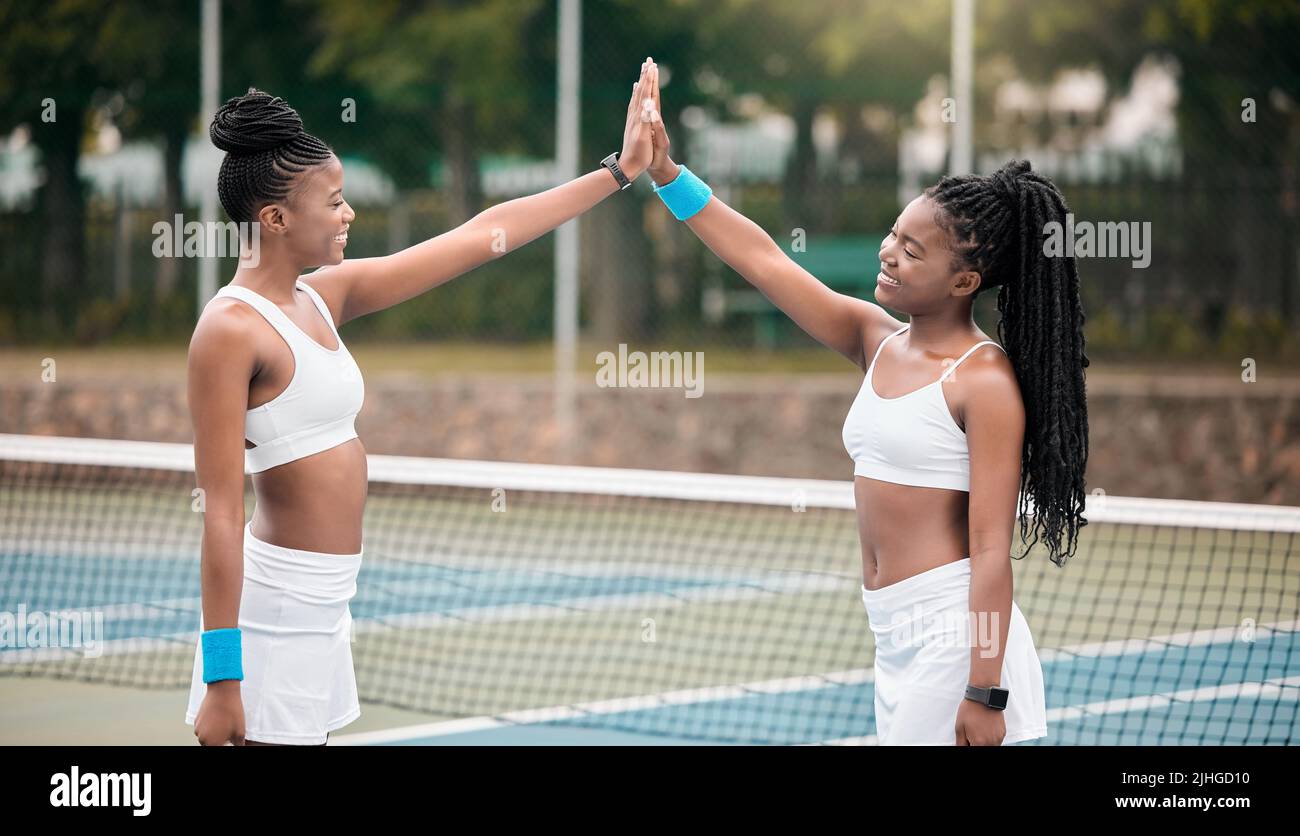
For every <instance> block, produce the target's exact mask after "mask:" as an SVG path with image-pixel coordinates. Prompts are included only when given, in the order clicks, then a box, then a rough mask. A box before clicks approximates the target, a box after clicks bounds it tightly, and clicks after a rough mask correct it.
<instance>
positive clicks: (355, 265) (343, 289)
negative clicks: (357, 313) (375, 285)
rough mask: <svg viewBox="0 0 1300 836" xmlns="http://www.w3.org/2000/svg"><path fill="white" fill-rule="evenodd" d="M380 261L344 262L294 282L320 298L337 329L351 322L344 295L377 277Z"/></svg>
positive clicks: (367, 259)
mask: <svg viewBox="0 0 1300 836" xmlns="http://www.w3.org/2000/svg"><path fill="white" fill-rule="evenodd" d="M382 264H383V259H382V258H348V259H344V260H343V261H341V262H339V263H338V264H329V265H326V266H324V267H319V268H317V269H316V270H313V271H312V272H310V273H304V274H302V275H301V276H299V277H298V281H300V282H302V283H303V284H305V285H307V286H308V287H310V288H311V289H312V290H314V291H316V293H318V294H319V295H320V298H321V299H322V300H323V301H324V302H325V306H326V307H327V308H329V309H330V316H332V317H334V326H335V327H338V326H340V325H342V324H343V323H345V322H347V321H348V320H350V319H352V316H351V314H350V312H349V311H348V294H349V293H350V292H351V289H352V288H353V287H354V286H358V285H357V283H358V282H362V283H364V282H366V281H373V280H374V279H375V277H376V276H378V275H380V270H381V265H382Z"/></svg>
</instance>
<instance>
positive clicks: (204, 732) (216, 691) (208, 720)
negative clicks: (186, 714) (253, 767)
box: [194, 679, 244, 746]
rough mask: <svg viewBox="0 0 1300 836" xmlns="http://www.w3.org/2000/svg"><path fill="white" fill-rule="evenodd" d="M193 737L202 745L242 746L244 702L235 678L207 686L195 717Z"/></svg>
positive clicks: (210, 683)
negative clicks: (228, 744) (206, 691)
mask: <svg viewBox="0 0 1300 836" xmlns="http://www.w3.org/2000/svg"><path fill="white" fill-rule="evenodd" d="M194 736H195V737H197V738H198V739H199V745H201V746H225V745H226V744H227V743H230V744H232V745H234V746H243V745H244V702H243V700H242V699H241V698H240V693H239V680H238V679H222V680H219V681H217V682H209V683H208V693H207V694H206V695H205V696H204V697H203V704H202V705H200V706H199V713H198V716H196V717H195V718H194Z"/></svg>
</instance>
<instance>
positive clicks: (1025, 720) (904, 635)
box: [862, 557, 1047, 746]
mask: <svg viewBox="0 0 1300 836" xmlns="http://www.w3.org/2000/svg"><path fill="white" fill-rule="evenodd" d="M862 603H863V605H864V606H865V607H866V609H867V619H868V621H869V622H870V624H871V632H872V633H874V634H875V637H876V662H875V671H874V672H875V683H874V684H875V692H876V697H875V709H876V739H877V742H878V743H880V744H881V745H936V746H937V745H947V746H951V745H953V744H955V743H956V742H957V732H956V725H957V709H958V707H959V706H960V705H961V701H962V700H963V699H965V695H966V685H967V684H968V683H969V682H970V663H971V647H972V642H974V643H977V644H979V645H980V646H981V647H986V648H988V649H989V650H994V649H996V648H995V644H996V642H997V640H998V630H996V629H993V628H994V626H995V625H993V624H992V620H991V619H985V621H984V623H983V625H981V623H980V621H979V619H978V618H976V617H972V616H971V615H970V614H969V611H970V558H968V557H967V558H962V559H961V560H957V561H954V562H952V563H948V564H945V565H943V566H938V567H936V568H934V569H930V570H928V571H925V572H922V573H920V574H919V575H913V576H912V577H910V578H905V579H904V580H901V581H899V582H897V583H892V584H890V585H888V586H885V587H881V588H880V589H876V590H871V589H867V588H866V587H865V586H864V587H863V588H862ZM972 634H973V635H974V639H973V640H972V638H971V636H972ZM1001 680H1002V681H1001V682H1000V683H999V684H1000V685H1001V686H1002V687H1003V688H1006V689H1007V690H1008V691H1009V692H1010V697H1009V699H1008V702H1007V708H1006V711H1005V712H1004V719H1005V720H1006V729H1007V733H1006V737H1004V738H1003V740H1002V743H1003V745H1006V744H1008V743H1017V742H1020V741H1022V740H1030V739H1033V738H1036V737H1044V736H1046V735H1047V700H1046V697H1045V695H1044V693H1043V668H1042V665H1041V664H1040V663H1039V661H1038V652H1037V651H1036V650H1035V649H1034V639H1033V636H1032V635H1030V633H1029V623H1028V622H1027V621H1025V616H1024V614H1023V613H1021V612H1020V607H1018V606H1016V603H1015V601H1012V602H1011V626H1010V627H1009V629H1008V631H1007V648H1006V653H1005V655H1004V656H1003V659H1002V678H1001Z"/></svg>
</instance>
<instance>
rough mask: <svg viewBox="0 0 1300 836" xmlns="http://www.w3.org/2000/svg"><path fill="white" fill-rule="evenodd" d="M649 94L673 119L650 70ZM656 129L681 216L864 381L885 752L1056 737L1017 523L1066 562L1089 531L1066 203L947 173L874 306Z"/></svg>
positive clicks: (1043, 185)
mask: <svg viewBox="0 0 1300 836" xmlns="http://www.w3.org/2000/svg"><path fill="white" fill-rule="evenodd" d="M650 86H651V91H652V96H653V99H654V104H655V109H656V111H657V112H659V113H662V112H663V110H662V108H661V107H660V106H659V104H660V99H659V78H658V68H657V67H656V66H655V65H654V64H653V63H652V64H651V72H650ZM653 132H654V148H655V154H654V160H653V161H652V162H651V164H650V177H651V179H652V180H653V181H654V183H655V191H656V192H657V193H658V194H659V196H660V198H662V199H663V201H664V203H665V204H667V205H668V208H669V209H670V210H672V212H673V215H674V216H675V217H676V218H677V219H678V220H685V221H687V225H688V226H689V227H690V228H691V230H692V231H693V232H694V233H695V234H696V235H697V236H698V237H699V238H700V240H702V241H704V243H705V244H707V245H708V247H709V248H710V249H711V250H713V252H714V253H715V254H717V255H718V257H719V258H721V259H722V260H723V261H725V262H726V263H727V264H728V265H730V266H731V267H732V268H733V269H734V270H736V272H738V273H740V274H741V275H742V276H744V277H745V278H746V279H747V280H748V281H749V282H750V283H751V284H753V285H754V286H755V287H757V288H758V289H759V290H760V291H762V292H763V294H764V295H765V296H767V298H768V299H770V300H771V301H772V302H773V303H774V304H775V305H776V306H777V307H779V308H780V309H781V310H783V311H785V313H786V314H788V315H789V316H790V317H791V318H792V319H793V320H794V321H795V322H796V323H797V324H798V325H799V326H800V327H802V328H803V329H804V330H805V331H807V332H808V333H809V334H810V335H812V336H813V337H815V338H816V339H817V340H819V341H820V342H822V343H824V344H825V345H827V346H829V347H830V348H833V349H835V350H836V351H838V352H840V353H841V354H843V355H845V356H846V357H848V358H849V359H850V360H852V361H853V362H854V363H856V364H857V365H858V366H859V367H860V368H862V369H863V370H864V372H865V375H866V376H865V379H864V380H863V383H862V388H861V390H860V391H859V393H858V396H857V399H856V400H855V401H854V402H853V406H852V407H851V408H850V410H849V414H848V418H847V420H846V421H845V424H844V433H843V435H844V444H845V446H846V448H847V449H848V452H849V453H850V455H851V456H852V458H853V460H854V469H853V472H854V477H855V478H854V491H855V496H856V504H857V510H858V529H859V534H860V537H861V542H862V577H863V585H862V600H863V604H864V606H865V607H866V610H867V615H868V621H869V622H870V626H871V630H872V632H873V633H874V634H875V638H876V656H875V665H874V687H875V716H876V729H877V739H878V741H879V742H880V743H884V744H953V743H956V744H957V745H999V744H1006V743H1015V742H1018V741H1023V740H1030V739H1033V738H1038V737H1043V736H1045V735H1046V734H1047V715H1046V709H1045V700H1044V692H1043V673H1042V666H1041V665H1040V663H1039V659H1038V654H1037V651H1036V650H1035V648H1034V643H1033V638H1032V636H1031V634H1030V631H1029V625H1028V624H1027V623H1026V621H1025V617H1024V615H1023V614H1022V613H1021V612H1020V608H1019V607H1018V606H1017V605H1016V603H1015V601H1014V600H1013V599H1012V573H1011V562H1010V553H1011V539H1012V529H1013V528H1014V522H1015V519H1016V517H1017V514H1018V513H1019V518H1020V536H1021V541H1022V542H1025V541H1027V540H1028V533H1029V532H1030V531H1032V534H1033V541H1032V542H1029V543H1028V546H1030V547H1032V546H1033V545H1034V544H1036V543H1038V542H1039V540H1040V539H1041V540H1042V541H1043V542H1044V543H1045V544H1046V547H1047V549H1048V552H1049V558H1050V559H1051V560H1052V561H1053V563H1055V564H1056V565H1057V566H1061V565H1063V564H1064V562H1065V560H1066V559H1067V558H1068V557H1069V556H1070V555H1072V554H1073V553H1074V551H1075V549H1076V547H1077V537H1078V532H1079V529H1080V527H1082V526H1083V525H1085V524H1086V520H1085V519H1084V518H1083V516H1082V512H1083V507H1084V480H1083V475H1084V467H1085V465H1086V463H1087V458H1088V418H1087V403H1086V401H1085V393H1084V372H1083V370H1084V368H1085V367H1086V366H1087V365H1088V360H1087V358H1086V357H1085V356H1084V343H1083V321H1084V316H1083V311H1082V308H1081V305H1080V301H1079V278H1078V273H1077V270H1076V267H1075V263H1074V260H1073V259H1072V258H1053V257H1048V256H1047V255H1045V254H1044V251H1043V246H1042V240H1043V237H1042V236H1043V234H1044V224H1046V223H1048V222H1050V221H1057V222H1064V221H1065V214H1066V212H1067V211H1068V209H1067V207H1066V204H1065V199H1064V198H1063V197H1062V196H1061V193H1060V192H1059V191H1058V190H1057V189H1056V187H1055V186H1054V185H1053V184H1052V183H1051V182H1050V181H1049V180H1048V179H1047V178H1045V177H1043V176H1041V175H1039V174H1036V173H1034V172H1033V171H1031V170H1030V166H1029V164H1028V163H1027V162H1023V161H1016V162H1011V163H1008V164H1007V165H1005V166H1003V167H1002V168H1001V169H999V170H998V171H997V172H996V173H994V174H993V175H991V176H988V177H981V176H975V175H967V176H960V177H944V178H943V179H941V180H940V181H939V182H938V183H937V184H936V185H934V186H932V187H930V188H929V189H927V190H926V191H925V192H924V194H922V195H921V196H920V197H918V198H916V199H915V200H913V201H912V202H911V203H909V204H908V205H907V207H906V208H904V210H903V212H902V214H900V215H899V216H898V219H897V221H896V222H895V224H894V227H893V229H891V230H890V233H889V235H888V237H886V239H885V241H884V243H883V244H882V245H881V249H880V262H881V272H880V276H879V278H878V280H877V285H876V299H877V300H878V301H879V302H880V305H876V304H871V303H868V302H866V301H863V300H860V299H855V298H852V297H849V296H845V295H842V294H839V293H835V292H833V291H831V290H830V289H829V288H827V287H826V286H825V285H823V284H822V283H821V282H819V281H818V280H817V279H816V278H814V277H813V276H812V275H810V274H809V273H807V272H806V271H804V270H803V269H802V268H801V267H799V265H798V264H796V263H795V262H794V261H793V260H791V259H790V258H789V257H788V256H786V255H785V253H784V252H783V251H782V250H781V248H780V247H779V246H777V244H776V243H775V242H774V241H773V240H772V239H771V238H770V237H769V236H768V235H767V233H765V232H764V231H763V230H762V229H760V228H759V227H758V226H757V225H756V224H754V223H753V222H752V221H750V220H749V219H748V218H746V217H744V216H743V215H741V214H739V213H738V212H736V211H735V210H733V209H732V208H731V207H729V206H727V205H726V204H725V203H723V202H722V201H720V200H718V199H717V198H715V197H713V196H712V192H711V190H710V189H709V188H708V186H707V185H705V184H704V183H703V182H702V181H701V180H700V179H699V178H698V177H696V176H695V175H694V174H692V173H691V172H690V170H689V169H687V168H686V167H685V166H678V165H677V164H676V163H674V162H673V161H672V160H671V159H670V157H669V155H668V147H669V141H668V137H667V135H666V133H665V131H664V130H663V123H662V121H656V122H654V123H653ZM994 287H996V288H997V289H998V297H997V303H998V311H999V312H1000V314H1001V319H1000V321H999V323H998V336H999V338H1000V340H1001V346H999V345H998V343H996V342H994V341H992V340H989V339H988V338H987V337H986V335H985V334H983V333H981V332H980V330H979V328H978V327H977V326H976V324H975V322H974V319H973V317H972V307H973V305H974V301H975V297H976V294H978V293H981V292H983V291H986V290H988V289H989V288H994ZM882 305H883V306H887V307H889V308H892V309H894V310H897V311H900V312H902V313H905V314H907V315H908V321H907V323H906V324H904V323H902V322H900V321H898V320H895V319H894V318H893V317H892V316H891V315H890V314H888V313H887V312H886V311H885V310H884V308H883V307H881V306H882ZM953 358H955V359H953ZM959 368H960V373H958V369H959ZM1017 496H1019V500H1020V504H1019V507H1018V506H1017ZM1031 505H1032V509H1031V508H1030V506H1031ZM1031 518H1032V520H1033V522H1032V525H1030V524H1029V520H1030V519H1031Z"/></svg>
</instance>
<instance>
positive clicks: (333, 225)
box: [258, 155, 356, 267]
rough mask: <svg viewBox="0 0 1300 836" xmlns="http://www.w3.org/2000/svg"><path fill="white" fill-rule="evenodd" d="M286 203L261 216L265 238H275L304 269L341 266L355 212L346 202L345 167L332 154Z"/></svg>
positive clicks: (267, 208) (306, 173) (306, 175)
mask: <svg viewBox="0 0 1300 836" xmlns="http://www.w3.org/2000/svg"><path fill="white" fill-rule="evenodd" d="M298 176H299V182H298V183H297V184H296V185H295V187H294V189H293V190H292V191H291V192H290V193H289V195H288V197H287V199H286V200H284V201H281V202H278V203H273V204H270V205H267V206H265V207H263V208H262V211H261V212H259V213H258V220H260V221H261V222H262V225H263V227H262V228H263V235H264V236H265V235H266V234H267V233H268V232H269V233H271V234H273V235H275V236H276V237H277V238H278V239H279V240H280V241H281V242H283V246H285V247H287V248H288V250H289V254H290V257H291V258H292V259H293V261H294V262H296V263H298V264H300V265H302V266H303V267H314V266H324V265H328V264H338V263H339V262H341V261H342V260H343V250H344V248H345V247H346V246H347V243H348V226H349V224H351V223H352V219H353V218H355V217H356V213H355V212H353V211H352V207H351V206H349V205H348V203H347V201H346V200H344V199H343V164H342V163H340V162H339V159H338V157H335V156H333V155H331V156H330V158H329V159H328V160H326V161H325V162H323V163H321V164H320V165H317V166H312V167H311V168H310V169H307V170H306V171H304V172H302V173H301V174H300V175H298Z"/></svg>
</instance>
